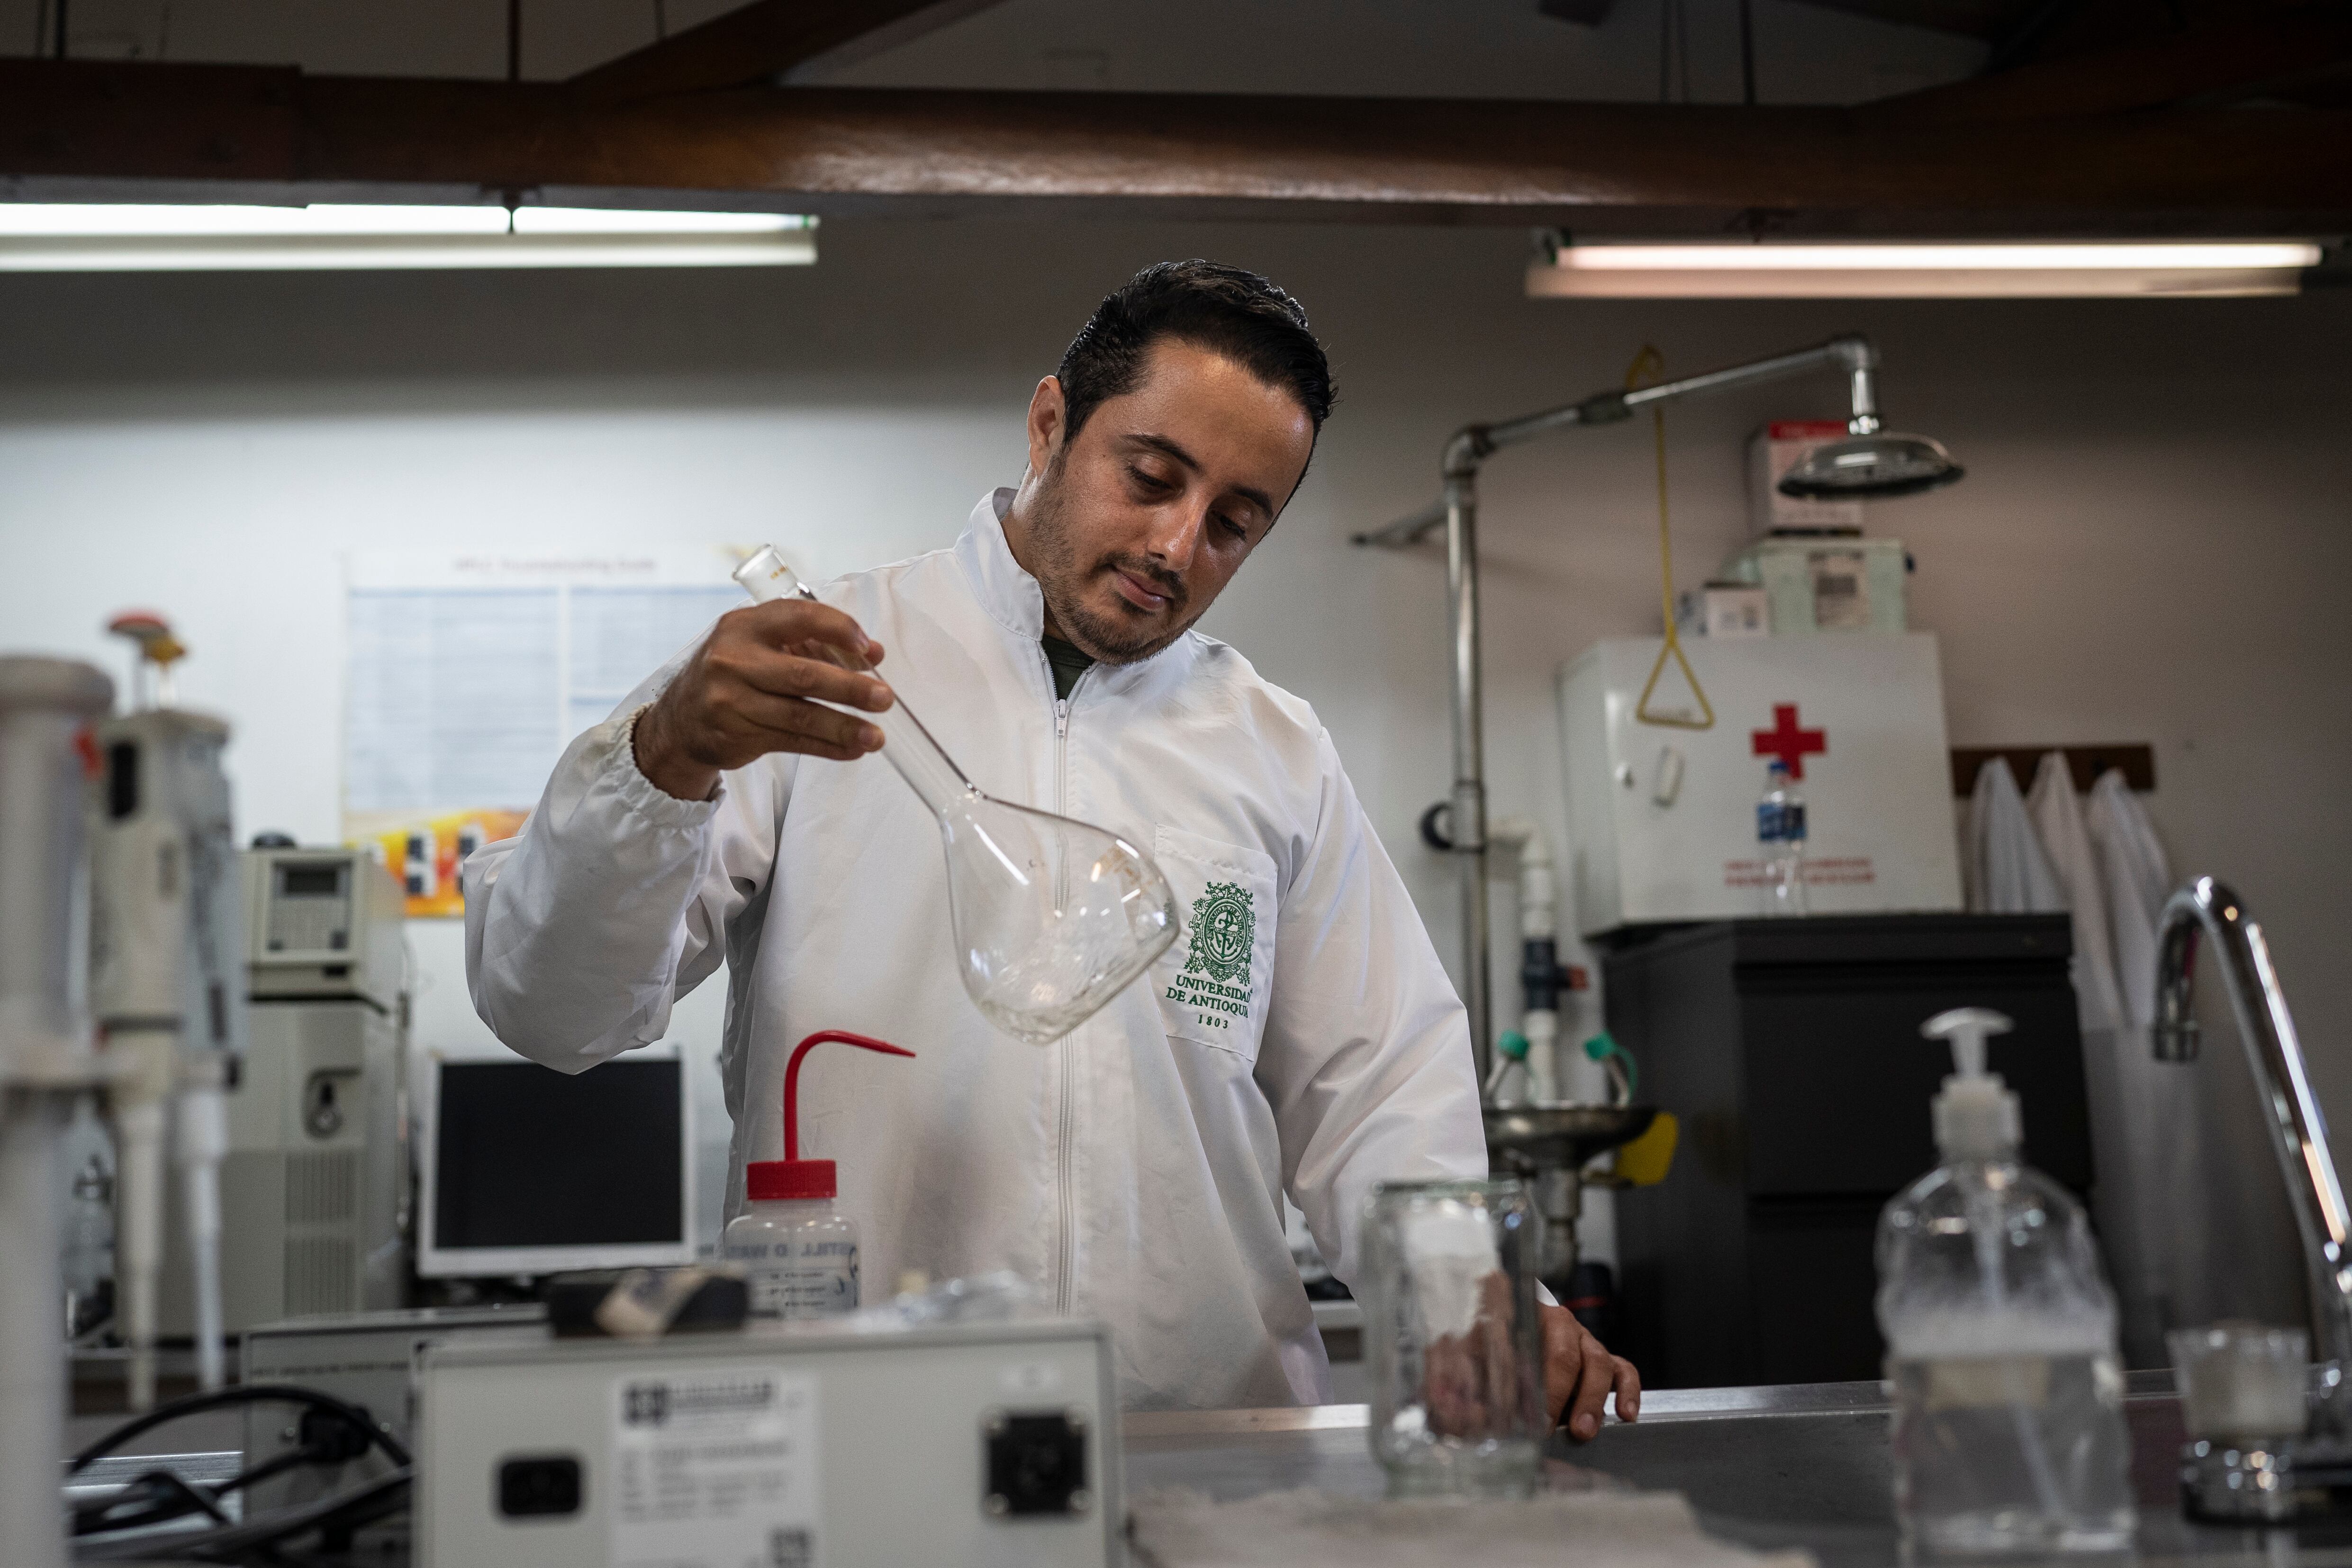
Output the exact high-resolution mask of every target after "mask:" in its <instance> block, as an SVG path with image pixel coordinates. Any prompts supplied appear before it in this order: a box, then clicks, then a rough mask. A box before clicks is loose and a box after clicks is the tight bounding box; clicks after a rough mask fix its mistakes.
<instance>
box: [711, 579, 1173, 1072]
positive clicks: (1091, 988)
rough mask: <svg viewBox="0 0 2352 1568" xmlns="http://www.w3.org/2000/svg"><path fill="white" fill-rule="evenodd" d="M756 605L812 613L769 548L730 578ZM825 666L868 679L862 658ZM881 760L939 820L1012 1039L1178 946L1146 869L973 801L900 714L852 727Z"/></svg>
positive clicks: (1055, 1030) (1126, 854) (1119, 852)
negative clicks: (871, 734)
mask: <svg viewBox="0 0 2352 1568" xmlns="http://www.w3.org/2000/svg"><path fill="white" fill-rule="evenodd" d="M735 580H736V581H737V582H738V583H740V584H743V586H744V588H745V589H746V590H747V591H748V592H749V593H750V594H751V597H752V598H753V599H755V600H758V601H759V602H760V603H761V604H765V603H767V602H768V601H769V600H772V599H787V598H803V599H812V600H813V599H814V598H815V597H816V595H814V594H813V593H811V592H810V591H809V589H808V587H807V586H806V585H805V584H803V583H802V582H801V580H800V579H799V578H798V577H797V576H795V575H793V569H792V568H791V567H789V566H787V565H785V564H784V563H783V559H782V557H781V556H779V555H778V554H777V553H776V549H775V546H773V545H772V544H771V545H764V546H762V547H761V549H760V551H759V552H758V553H757V554H755V555H753V556H752V557H751V559H750V560H749V561H746V562H744V563H743V564H742V565H740V566H739V567H737V568H736V569H735ZM824 653H825V657H826V658H830V659H832V660H833V661H834V662H835V663H836V664H839V665H841V666H843V667H844V668H849V669H854V670H856V671H858V672H859V673H861V674H862V673H865V672H866V670H867V669H868V668H870V667H869V666H868V665H867V664H866V661H865V660H863V659H861V658H855V657H854V656H852V655H849V654H845V653H842V652H841V651H839V650H838V649H835V648H830V647H828V648H826V649H825V650H824ZM861 716H862V717H864V718H866V719H867V720H869V721H872V722H873V723H874V724H875V725H876V726H877V728H878V729H880V730H881V731H882V754H883V755H884V756H885V757H887V758H888V759H889V761H890V763H891V765H892V766H894V767H896V768H897V769H898V776H899V777H900V778H903V779H905V780H906V781H907V783H908V785H909V786H911V787H912V788H913V790H914V792H915V793H916V795H919V796H920V797H922V802H923V804H924V805H927V806H929V807H930V808H931V812H932V815H933V816H936V817H937V818H938V819H939V825H940V847H942V848H943V849H945V850H946V851H947V858H948V919H949V923H950V926H951V927H952V929H953V931H954V932H955V944H956V961H957V963H958V965H959V966H960V967H961V970H962V973H963V988H964V990H965V991H967V992H969V993H970V994H971V1000H972V1004H973V1005H975V1006H977V1007H978V1008H979V1009H980V1010H981V1012H982V1013H983V1014H985V1015H986V1016H988V1019H989V1021H990V1022H991V1023H992V1024H994V1025H995V1026H997V1027H998V1028H1000V1029H1003V1031H1004V1032H1005V1033H1007V1034H1009V1035H1013V1036H1015V1037H1019V1038H1021V1039H1024V1040H1029V1041H1032V1042H1034V1043H1035V1044H1037V1045H1041V1046H1042V1045H1045V1044H1048V1043H1050V1042H1052V1041H1055V1040H1058V1039H1060V1038H1061V1037H1063V1036H1064V1035H1066V1034H1068V1033H1069V1032H1070V1031H1071V1030H1072V1029H1075V1028H1076V1027H1077V1026H1079V1025H1080V1024H1082V1023H1084V1022H1086V1021H1087V1019H1088V1018H1090V1017H1092V1016H1094V1014H1095V1012H1096V1010H1097V1008H1099V1007H1101V1006H1102V1005H1103V1004H1104V1003H1106V1002H1108V1001H1109V1000H1110V999H1111V998H1112V997H1113V996H1116V995H1117V994H1118V993H1119V992H1120V991H1121V990H1123V989H1124V988H1125V987H1126V985H1127V984H1128V982H1129V981H1131V980H1133V979H1134V978H1135V977H1136V976H1137V975H1139V974H1140V973H1143V972H1144V971H1145V970H1146V969H1149V968H1150V966H1151V963H1152V960H1154V959H1156V958H1158V957H1159V956H1160V954H1161V953H1163V952H1167V951H1168V947H1169V944H1170V943H1171V942H1174V941H1175V940H1176V933H1177V930H1178V922H1177V918H1176V895H1175V893H1174V892H1173V891H1172V890H1171V889H1170V888H1169V886H1168V879H1167V878H1165V877H1163V876H1161V875H1160V868H1159V867H1157V866H1155V865H1153V864H1152V863H1151V859H1150V857H1149V856H1147V855H1145V854H1144V853H1143V851H1142V850H1140V849H1138V848H1137V847H1135V846H1134V845H1132V844H1129V843H1128V842H1127V841H1126V840H1125V839H1123V838H1120V837H1118V836H1117V835H1116V834H1111V833H1106V832H1104V831H1103V830H1102V829H1101V828H1099V827H1095V826H1090V825H1088V824H1087V823H1083V822H1077V821H1074V820H1072V819H1071V818H1069V817H1066V816H1055V815H1054V814H1053V813H1052V812H1048V811H1035V810H1033V809H1031V808H1030V807H1028V806H1025V805H1013V804H1012V803H1010V802H1009V801H1002V800H998V799H996V798H995V797H994V796H993V795H986V794H984V793H982V791H981V790H979V789H977V788H975V787H973V785H972V783H971V780H970V779H968V778H966V777H964V775H963V770H962V769H961V768H959V767H957V766H956V765H955V763H953V762H952V761H950V759H949V757H948V754H947V752H943V751H941V750H940V743H939V742H937V741H934V740H933V739H931V734H930V731H928V730H926V729H924V728H923V725H922V721H920V720H919V719H917V718H916V717H915V716H914V714H913V713H911V712H909V711H908V709H907V704H906V702H905V701H904V700H900V701H898V702H894V703H892V704H891V705H890V709H889V711H887V712H886V713H868V714H864V715H861Z"/></svg>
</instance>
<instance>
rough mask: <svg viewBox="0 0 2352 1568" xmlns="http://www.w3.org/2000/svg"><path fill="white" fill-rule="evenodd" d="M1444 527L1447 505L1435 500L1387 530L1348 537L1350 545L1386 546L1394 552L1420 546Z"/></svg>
mask: <svg viewBox="0 0 2352 1568" xmlns="http://www.w3.org/2000/svg"><path fill="white" fill-rule="evenodd" d="M1444 526H1445V503H1444V501H1442V500H1433V501H1431V502H1430V503H1429V504H1428V505H1427V506H1425V507H1423V508H1422V509H1421V510H1419V511H1417V512H1414V513H1413V514H1412V516H1411V517H1401V518H1399V519H1397V520H1396V521H1394V522H1392V523H1391V524H1389V525H1388V526H1387V527H1386V528H1378V529H1372V530H1370V531H1366V532H1363V533H1351V534H1349V536H1348V542H1349V543H1350V544H1381V545H1386V546H1387V547H1389V548H1390V549H1391V550H1393V549H1397V548H1399V547H1401V546H1403V545H1407V544H1418V543H1420V542H1422V541H1423V539H1426V538H1428V537H1429V535H1430V534H1431V533H1432V532H1433V531H1435V530H1437V529H1441V528H1444Z"/></svg>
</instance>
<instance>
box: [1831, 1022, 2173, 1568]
mask: <svg viewBox="0 0 2352 1568" xmlns="http://www.w3.org/2000/svg"><path fill="white" fill-rule="evenodd" d="M2009 1027H2010V1021H2009V1020H2008V1019H2007V1018H2005V1017H2003V1016H2001V1015H2000V1014H1999V1013H1995V1012H1990V1011H1988V1010H1986V1009H1984V1008H1979V1007H1961V1008H1956V1009H1954V1010H1953V1011H1951V1012H1948V1013H1940V1014H1938V1015H1937V1016H1935V1017H1933V1018H1930V1019H1928V1020H1927V1023H1926V1024H1925V1025H1923V1026H1921V1028H1920V1033H1921V1034H1923V1035H1925V1036H1927V1037H1929V1038H1930V1039H1937V1040H1943V1041H1947V1042H1948V1043H1949V1045H1950V1047H1951V1052H1952V1064H1953V1068H1954V1070H1953V1073H1952V1076H1951V1077H1949V1078H1948V1079H1945V1080H1944V1086H1943V1090H1942V1092H1941V1093H1939V1094H1937V1096H1936V1100H1935V1112H1934V1115H1935V1130H1936V1146H1937V1150H1938V1151H1939V1152H1941V1154H1942V1156H1943V1163H1942V1164H1940V1165H1938V1166H1937V1168H1936V1169H1934V1170H1933V1171H1930V1172H1928V1173H1927V1174H1926V1175H1924V1176H1922V1177H1920V1178H1919V1179H1918V1180H1917V1181H1916V1182H1914V1183H1913V1184H1911V1185H1910V1186H1909V1187H1908V1188H1906V1190H1905V1191H1903V1192H1901V1193H1899V1194H1896V1195H1895V1198H1894V1199H1893V1200H1892V1201H1891V1202H1889V1203H1888V1204H1887V1205H1886V1209H1885V1213H1884V1214H1883V1215H1881V1216H1880V1219H1879V1225H1878V1280H1879V1285H1878V1326H1879V1329H1880V1331H1881V1332H1882V1333H1883V1334H1884V1335H1885V1339H1886V1346H1887V1352H1886V1381H1887V1383H1888V1384H1889V1386H1890V1388H1891V1390H1892V1394H1893V1401H1894V1444H1895V1518H1896V1520H1897V1521H1898V1522H1899V1523H1900V1525H1901V1527H1902V1531H1903V1538H1904V1543H1905V1546H1906V1550H1907V1551H1908V1552H1909V1553H1911V1554H1912V1555H1916V1556H1983V1555H2004V1554H2011V1553H2028V1554H2039V1553H2048V1552H2114V1551H2118V1550H2122V1549H2124V1548H2127V1547H2128V1546H2130V1544H2131V1541H2132V1531H2133V1528H2134V1526H2135V1524H2136V1522H2137V1518H2136V1514H2135V1511H2134V1509H2133V1506H2132V1492H2131V1477H2130V1470H2131V1437H2130V1433H2129V1431H2128V1429H2127V1428H2126V1425H2125V1421H2124V1405H2123V1400H2124V1385H2123V1373H2122V1370H2121V1367H2120V1363H2118V1361H2117V1359H2116V1303H2115V1297H2114V1295H2113V1294H2112V1293H2111V1292H2110V1291H2109V1290H2108V1289H2107V1283H2106V1279H2105V1276H2104V1274H2103V1273H2102V1271H2101V1268H2100V1266H2099V1254H2098V1249H2097V1247H2096V1246H2095V1244H2094V1242H2093V1240H2092V1237H2091V1227H2090V1222H2089V1220H2088V1219H2087V1218H2086V1217H2085V1216H2084V1212H2083V1206H2082V1205H2080V1204H2079V1203H2077V1202H2076V1201H2075V1200H2074V1197H2073V1196H2072V1195H2070V1194H2068V1193H2067V1192H2066V1191H2065V1189H2064V1188H2063V1187H2061V1186H2059V1185H2058V1184H2056V1183H2055V1182H2053V1181H2052V1180H2051V1179H2050V1178H2049V1177H2047V1176H2045V1175H2043V1174H2042V1173H2040V1172H2039V1171H2036V1170H2034V1169H2033V1168H2032V1167H2031V1166H2029V1165H2027V1164H2025V1163H2023V1162H2022V1161H2021V1160H2020V1159H2019V1157H2018V1145H2019V1143H2020V1142H2021V1137H2020V1133H2021V1125H2020V1117H2019V1112H2018V1102H2017V1096H2016V1095H2015V1094H2014V1093H2012V1092H2011V1090H2010V1089H2009V1087H2008V1086H2007V1085H2006V1084H2004V1083H2003V1082H2002V1081H2001V1079H2000V1076H1999V1075H1998V1074H1995V1073H1990V1072H1988V1071H1986V1070H1985V1048H1986V1038H1987V1037H1988V1036H1990V1035H1995V1034H2002V1033H2006V1032H2007V1031H2008V1029H2009Z"/></svg>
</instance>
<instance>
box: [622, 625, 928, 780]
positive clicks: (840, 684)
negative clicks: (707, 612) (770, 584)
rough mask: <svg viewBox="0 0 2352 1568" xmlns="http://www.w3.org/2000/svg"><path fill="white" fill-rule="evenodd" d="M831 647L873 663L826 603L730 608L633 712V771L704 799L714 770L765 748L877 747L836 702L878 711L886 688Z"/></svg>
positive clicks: (840, 758) (853, 752)
mask: <svg viewBox="0 0 2352 1568" xmlns="http://www.w3.org/2000/svg"><path fill="white" fill-rule="evenodd" d="M835 652H838V653H840V654H843V655H846V656H847V657H849V658H852V659H856V660H862V661H863V662H864V663H866V664H868V665H874V664H879V663H880V662H881V661H882V645H881V644H880V643H877V642H875V641H873V640H871V639H870V638H868V637H866V634H865V633H864V632H863V631H861V630H859V629H858V626H857V623H856V621H854V620H852V619H850V618H849V617H848V616H845V615H844V614H842V613H841V612H840V611H839V610H836V609H835V608H833V607H832V606H831V605H820V604H815V603H814V602H812V601H810V600H807V599H780V600H777V601H775V602H773V603H772V604H765V605H746V606H745V607H744V608H742V609H740V610H730V611H729V612H728V613H727V614H725V615H723V616H719V624H718V625H717V626H713V627H712V628H711V631H710V635H709V637H705V638H703V639H702V646H701V647H698V648H696V649H695V650H694V655H693V657H692V658H688V660H687V661H686V666H685V668H682V669H680V670H679V671H678V672H677V679H674V680H672V681H671V682H670V683H669V685H668V686H667V687H665V688H664V689H662V694H661V695H660V696H659V697H657V698H656V699H655V700H654V701H653V704H652V706H650V707H649V708H647V709H646V710H645V711H644V712H643V713H641V714H639V715H638V716H637V728H636V755H637V770H638V771H639V772H640V773H644V774H645V775H646V778H648V779H650V780H651V781H652V782H653V784H654V785H655V787H656V788H657V789H659V790H661V791H662V793H664V794H665V795H675V796H676V797H677V798H678V799H679V800H708V799H709V798H710V792H711V791H712V790H713V789H715V788H717V787H718V784H719V774H720V773H724V772H726V771H727V770H728V769H730V768H740V767H741V766H743V765H744V764H745V763H749V762H751V761H753V760H754V759H756V758H760V757H764V756H766V755H767V754H768V753H769V752H803V753H804V754H805V755H808V756H812V757H830V758H832V759H833V760H835V762H848V761H850V760H851V759H853V758H856V757H862V756H864V755H865V754H866V752H872V751H877V750H879V749H880V747H881V745H882V731H880V730H878V729H877V728H875V727H874V726H873V725H871V724H869V723H867V722H866V721H864V720H862V719H860V718H858V717H857V716H856V714H855V713H845V712H843V711H841V709H842V708H862V709H864V710H866V711H867V712H871V713H879V712H881V711H883V710H885V709H887V708H888V707H889V706H890V702H891V696H890V689H889V688H888V687H887V686H885V685H884V684H883V683H882V682H881V681H879V680H877V679H875V678H874V677H873V676H871V675H861V674H858V673H856V671H853V670H848V669H844V668H842V667H841V666H840V665H839V664H838V663H836V662H835V659H834V658H833V655H834V654H835ZM826 703H836V704H838V705H839V706H838V707H826V706H825V704H826Z"/></svg>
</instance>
